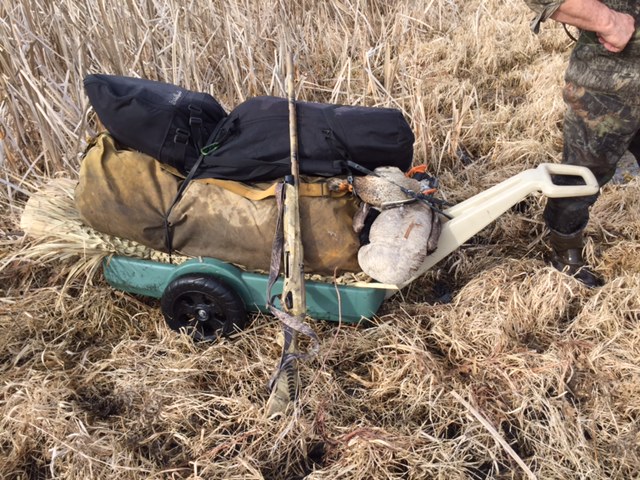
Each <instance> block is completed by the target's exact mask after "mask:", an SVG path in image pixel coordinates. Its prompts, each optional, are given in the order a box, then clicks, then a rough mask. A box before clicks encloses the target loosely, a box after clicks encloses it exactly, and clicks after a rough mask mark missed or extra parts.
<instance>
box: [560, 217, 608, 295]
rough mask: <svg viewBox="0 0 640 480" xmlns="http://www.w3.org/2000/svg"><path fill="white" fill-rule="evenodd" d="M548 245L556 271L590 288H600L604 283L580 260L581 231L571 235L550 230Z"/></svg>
mask: <svg viewBox="0 0 640 480" xmlns="http://www.w3.org/2000/svg"><path fill="white" fill-rule="evenodd" d="M549 243H550V244H551V248H552V250H553V252H552V254H551V265H553V266H554V267H555V268H556V269H557V270H560V271H561V272H563V273H566V274H567V275H571V276H572V277H574V278H575V279H577V280H579V281H580V282H582V283H583V284H584V285H586V286H587V287H590V288H594V287H600V286H601V285H602V284H603V283H604V282H603V281H602V279H601V278H600V277H599V276H597V275H596V274H595V273H594V272H593V271H592V270H591V269H590V268H589V267H588V266H586V265H585V263H584V260H583V258H582V246H583V242H582V230H580V231H578V232H576V233H572V234H565V233H560V232H557V231H555V230H551V234H550V236H549Z"/></svg>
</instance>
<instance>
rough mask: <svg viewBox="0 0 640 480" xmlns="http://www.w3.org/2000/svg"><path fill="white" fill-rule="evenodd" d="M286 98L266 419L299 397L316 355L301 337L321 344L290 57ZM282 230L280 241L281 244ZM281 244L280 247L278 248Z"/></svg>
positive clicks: (272, 270)
mask: <svg viewBox="0 0 640 480" xmlns="http://www.w3.org/2000/svg"><path fill="white" fill-rule="evenodd" d="M286 69H287V96H288V99H289V134H290V135H289V136H290V145H291V174H290V175H287V176H286V177H285V178H284V182H282V183H281V184H280V185H279V187H280V188H279V192H278V194H277V198H278V202H279V203H280V204H281V206H282V215H281V228H280V227H279V226H277V227H276V240H274V249H273V257H272V263H271V271H270V277H271V278H270V281H269V285H270V286H269V289H268V293H267V298H268V302H269V303H268V306H269V309H270V311H271V312H272V313H273V314H274V315H275V316H276V317H277V318H278V319H279V320H280V321H281V322H282V324H283V333H284V345H283V347H282V357H281V359H280V364H279V366H278V369H277V371H276V373H275V374H274V376H273V377H272V379H271V381H270V382H269V389H270V391H271V394H270V397H269V401H268V402H267V411H266V413H267V416H268V417H272V416H274V415H277V414H281V413H283V412H284V411H285V410H286V408H287V406H288V405H289V404H291V403H293V402H294V401H295V400H296V399H297V397H298V390H299V385H300V378H299V373H298V361H300V360H302V359H306V358H308V357H310V356H312V355H313V354H315V352H310V353H302V352H300V350H299V347H298V335H299V333H302V334H304V335H307V336H309V337H310V338H311V340H312V345H313V349H315V350H316V351H317V348H318V345H319V342H318V339H317V336H316V334H315V332H314V331H313V330H312V329H311V327H309V326H308V325H307V324H306V323H304V320H305V317H306V312H307V304H306V298H305V297H306V295H305V286H304V261H303V258H304V254H303V246H302V237H301V234H300V210H299V204H298V199H299V184H300V168H299V163H298V133H297V115H296V101H295V92H294V81H293V77H294V68H293V57H292V56H291V54H288V55H287V59H286ZM280 230H281V232H282V233H281V240H280V241H279V240H278V237H279V233H278V231H280ZM280 242H281V246H278V245H277V244H278V243H280ZM280 262H282V264H283V267H284V272H283V276H284V279H283V280H284V281H283V287H282V294H281V296H280V307H281V309H282V310H280V309H278V308H276V307H275V306H274V305H273V302H272V300H271V293H270V290H271V286H272V285H273V283H275V279H276V278H277V275H278V274H279V271H280V265H279V263H280Z"/></svg>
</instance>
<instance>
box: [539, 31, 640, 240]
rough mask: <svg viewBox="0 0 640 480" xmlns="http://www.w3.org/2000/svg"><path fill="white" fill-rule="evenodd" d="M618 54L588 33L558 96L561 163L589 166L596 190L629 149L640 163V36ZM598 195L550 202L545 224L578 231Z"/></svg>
mask: <svg viewBox="0 0 640 480" xmlns="http://www.w3.org/2000/svg"><path fill="white" fill-rule="evenodd" d="M632 41H635V42H634V43H633V44H632V45H630V48H628V49H626V50H625V52H623V54H619V56H618V57H616V56H615V55H616V54H611V53H609V52H606V51H604V48H603V47H601V46H600V45H595V43H597V39H595V37H593V36H592V35H590V34H586V35H585V34H583V35H582V36H581V38H580V42H579V43H578V44H577V45H576V48H575V49H574V52H573V53H572V56H571V60H570V63H569V67H568V68H567V74H566V77H565V78H566V85H565V88H564V92H563V96H564V101H565V103H566V106H567V111H566V114H565V119H564V126H563V135H564V150H563V159H562V163H566V164H569V165H582V166H586V167H589V169H590V170H591V171H592V172H593V174H594V175H595V177H596V179H597V180H598V182H599V184H600V186H602V185H604V184H606V183H607V182H608V181H609V180H611V178H612V177H613V175H614V174H615V171H616V166H617V164H618V161H619V160H620V158H621V157H622V155H623V154H624V153H625V151H626V150H627V149H628V150H629V151H631V153H633V154H634V156H635V157H636V160H638V162H639V164H640V133H639V130H640V100H639V98H638V96H639V95H640V55H638V48H639V46H640V44H639V43H638V41H640V35H639V34H638V31H636V35H635V36H634V38H633V39H632ZM556 182H557V183H559V184H575V183H576V182H578V180H577V179H576V178H574V177H558V178H557V179H556ZM597 198H598V195H591V196H588V197H574V198H555V199H552V198H550V199H549V200H548V202H547V206H546V209H545V212H544V218H545V221H546V223H547V225H548V226H549V227H550V228H552V229H554V230H557V231H559V232H561V233H566V234H570V233H574V232H577V231H578V230H581V229H582V228H584V227H585V226H586V225H587V222H588V221H589V208H590V207H591V205H593V204H594V202H595V201H596V200H597Z"/></svg>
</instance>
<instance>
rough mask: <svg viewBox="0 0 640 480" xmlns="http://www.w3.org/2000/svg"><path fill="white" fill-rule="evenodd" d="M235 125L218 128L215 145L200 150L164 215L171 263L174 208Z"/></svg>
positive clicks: (230, 133)
mask: <svg viewBox="0 0 640 480" xmlns="http://www.w3.org/2000/svg"><path fill="white" fill-rule="evenodd" d="M233 124H234V122H232V127H230V128H221V127H220V128H217V129H216V130H215V131H214V133H213V134H212V135H211V138H213V139H214V141H213V143H210V144H209V145H206V146H205V147H202V148H199V151H200V156H199V157H198V160H197V161H196V163H194V164H193V167H191V170H189V173H188V174H187V176H186V177H185V179H184V180H183V181H182V184H181V185H180V188H179V189H178V192H177V193H176V196H175V197H174V199H173V202H172V203H171V206H169V208H168V209H167V212H166V213H165V215H164V232H165V235H164V241H165V246H166V248H167V251H168V252H169V262H171V254H172V252H173V231H172V229H171V227H172V225H171V223H170V222H169V217H170V216H171V212H172V211H173V209H174V207H175V206H176V205H177V204H178V202H179V201H180V200H181V199H182V195H183V194H184V192H185V190H186V189H187V187H188V186H189V183H191V180H193V177H194V176H195V174H196V172H197V171H198V168H199V167H200V165H201V164H202V161H203V160H204V158H205V157H206V156H207V155H209V154H211V153H213V152H215V151H216V150H217V149H218V148H220V145H222V143H224V142H225V141H226V140H227V139H228V138H229V137H230V136H231V135H232V133H233V132H234V129H233Z"/></svg>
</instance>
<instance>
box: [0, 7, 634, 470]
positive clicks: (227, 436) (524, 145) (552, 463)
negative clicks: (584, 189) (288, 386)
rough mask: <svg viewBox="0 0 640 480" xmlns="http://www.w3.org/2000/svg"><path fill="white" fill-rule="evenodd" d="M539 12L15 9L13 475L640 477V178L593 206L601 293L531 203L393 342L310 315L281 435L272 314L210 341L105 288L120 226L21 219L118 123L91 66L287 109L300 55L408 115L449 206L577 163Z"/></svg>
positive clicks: (459, 256)
mask: <svg viewBox="0 0 640 480" xmlns="http://www.w3.org/2000/svg"><path fill="white" fill-rule="evenodd" d="M530 18H531V13H530V12H529V11H528V10H527V8H526V6H525V5H524V2H510V1H507V0H465V1H455V0H432V1H424V2H418V1H412V0H398V1H395V2H391V1H383V0H344V1H339V0H328V1H313V0H291V1H286V2H285V1H277V0H254V1H249V0H236V1H231V0H216V1H205V0H191V1H190V2H186V3H181V2H175V1H174V0H127V1H123V2H107V1H105V0H95V1H93V2H80V1H77V0H61V1H59V2H48V1H45V0H13V1H9V0H0V205H1V206H2V214H1V215H0V478H3V479H44V478H56V479H94V478H95V479H118V480H124V479H140V478H145V479H146V478H153V479H161V478H162V479H165V478H189V479H302V478H305V479H310V480H311V479H485V478H490V479H507V478H515V479H520V478H538V479H609V478H616V479H630V478H639V477H640V319H639V316H640V297H639V295H638V291H639V288H640V261H639V260H638V259H639V258H640V243H639V240H640V214H639V212H640V210H639V208H638V207H639V202H640V184H639V183H638V179H633V178H632V179H629V181H627V182H626V183H618V184H615V185H609V186H607V187H605V188H604V189H603V192H602V196H601V198H600V200H599V201H598V203H597V204H596V206H595V207H594V209H593V212H592V213H593V215H592V221H591V222H590V224H589V227H588V234H589V241H588V243H587V245H586V252H587V255H588V257H589V259H590V261H591V262H592V263H593V265H594V266H595V268H596V270H597V271H598V272H599V273H600V274H601V275H602V276H603V277H604V278H605V279H606V285H605V286H603V287H602V288H599V289H595V290H587V289H585V288H583V287H582V286H581V285H580V284H579V283H577V282H576V281H575V280H573V279H571V278H568V277H565V276H563V275H562V274H560V273H558V272H556V271H555V270H553V269H552V268H550V267H548V266H547V264H546V262H545V255H546V254H547V252H548V247H547V245H546V243H545V232H544V230H545V229H544V224H543V223H542V221H541V213H542V209H543V207H544V203H545V199H544V197H542V196H536V195H534V196H531V197H529V198H528V199H527V200H526V201H524V202H522V203H521V204H519V205H518V208H514V209H512V210H510V211H509V212H507V213H505V214H504V215H502V216H501V217H500V218H499V219H498V220H497V221H495V222H494V223H492V224H491V226H489V227H487V228H486V229H484V230H482V231H481V232H479V233H478V234H477V235H475V236H474V237H473V238H472V239H471V240H470V241H468V242H467V243H465V244H464V245H463V246H462V247H461V248H460V249H458V250H457V251H456V252H455V253H454V254H452V255H450V256H449V257H447V258H446V259H445V260H444V261H442V262H441V263H440V264H439V265H438V266H437V268H434V269H432V270H430V271H429V272H427V274H426V275H425V276H424V277H422V278H420V279H419V280H417V281H415V282H413V283H412V284H411V285H410V286H409V287H407V288H405V289H404V290H403V291H401V292H400V293H399V294H396V295H395V296H394V297H392V298H391V299H389V300H387V301H386V302H385V304H384V305H383V308H382V309H381V311H380V312H379V315H378V316H377V317H376V318H375V319H374V321H373V324H372V325H371V326H368V327H366V328H365V327H364V326H363V327H352V326H345V325H340V324H338V323H324V322H315V323H313V327H314V329H315V330H316V332H317V333H318V335H319V337H320V342H321V345H320V347H321V350H320V354H319V355H318V356H317V357H316V358H315V359H314V360H312V361H310V362H307V363H304V364H302V366H301V374H302V379H303V388H302V392H301V398H300V401H299V403H298V404H297V405H296V407H295V409H294V410H293V411H292V412H290V414H288V415H286V416H284V417H282V418H280V419H276V420H268V419H265V417H264V407H265V403H266V400H267V398H268V393H267V391H266V387H265V385H266V383H267V381H268V379H269V376H270V375H271V373H272V371H273V368H274V366H275V364H276V362H277V359H278V357H279V354H280V347H278V345H277V344H276V342H275V338H276V336H277V333H278V332H279V330H280V327H279V325H278V324H277V322H276V321H275V320H274V319H273V318H271V317H269V316H265V315H256V316H255V317H254V318H253V319H252V323H251V325H250V326H249V328H248V329H247V330H246V331H244V332H243V333H242V334H239V335H237V336H236V337H235V338H231V339H225V340H223V341H220V342H219V343H215V344H202V343H201V344H194V343H193V342H192V341H191V340H190V339H189V338H186V337H184V336H180V335H177V334H176V333H175V332H173V331H171V330H170V329H168V327H167V326H166V325H165V322H164V320H163V318H162V315H161V313H160V310H159V303H158V302H157V301H156V300H152V299H148V298H143V297H134V296H132V295H128V294H125V293H123V292H119V291H116V290H114V289H112V288H111V287H110V286H109V285H108V284H107V283H106V282H105V280H104V278H103V276H102V273H101V269H100V267H99V265H100V259H101V258H102V256H104V255H105V254H106V253H105V252H106V250H108V248H106V250H105V247H104V242H103V241H102V240H101V239H100V237H99V236H98V237H91V235H90V233H91V232H88V233H87V236H86V237H85V238H82V237H78V236H76V237H73V238H70V237H69V236H68V235H67V236H66V237H65V231H64V228H63V224H64V222H55V221H53V220H52V222H51V224H50V225H49V228H48V230H49V232H48V235H46V236H42V237H39V238H32V237H30V236H27V235H24V233H23V232H22V231H21V227H20V218H21V214H22V211H23V208H24V206H25V204H26V201H27V200H28V198H29V197H30V196H31V195H32V194H34V193H36V192H38V191H40V190H41V189H42V188H43V187H44V186H45V185H47V183H48V182H49V181H50V180H51V179H53V178H64V179H68V182H67V183H68V184H70V185H73V183H74V182H75V181H76V180H77V178H78V171H79V166H80V160H81V157H80V155H81V153H82V151H83V149H84V146H85V145H86V140H87V138H88V137H89V136H90V135H92V134H95V133H96V129H97V128H98V126H97V124H96V118H95V114H93V112H92V111H91V109H90V108H89V103H88V99H87V98H86V95H85V94H84V92H83V88H82V78H83V77H84V75H86V74H87V73H112V74H122V75H132V76H140V77H145V78H151V79H159V80H164V81H167V82H171V83H175V84H179V85H181V86H183V87H186V88H190V89H193V90H199V91H205V92H208V93H211V94H212V95H213V96H214V97H216V98H217V99H219V101H220V102H221V103H222V104H223V106H224V107H225V108H226V109H227V110H230V109H231V108H233V106H235V105H237V104H238V103H240V102H241V101H243V100H245V99H246V98H249V97H251V96H255V95H261V94H273V95H282V96H284V90H283V63H284V62H283V49H282V45H283V43H284V44H286V47H287V49H289V50H290V51H293V52H294V53H295V59H296V66H297V71H298V74H297V78H296V85H297V96H298V98H299V99H303V100H311V101H320V102H333V103H343V104H350V105H368V106H391V107H396V108H400V109H402V111H403V112H404V114H405V115H406V118H407V119H408V120H409V121H410V123H411V126H412V128H413V130H414V133H415V136H416V143H415V159H414V162H415V164H416V165H417V164H422V163H427V164H428V165H429V167H430V170H431V171H432V172H434V173H436V174H437V175H438V176H439V178H440V182H441V185H442V187H441V190H442V196H443V197H444V198H446V199H447V200H449V201H451V202H454V203H455V202H457V201H460V200H463V199H466V198H468V197H470V196H472V195H475V194H477V193H478V192H481V191H483V190H485V189H487V188H489V187H491V186H493V185H495V184H496V183H498V182H500V181H502V180H504V179H506V178H509V177H510V176H512V175H515V174H516V173H518V172H520V171H522V170H525V169H527V168H531V167H535V166H536V165H537V164H539V163H541V162H558V161H559V159H560V150H561V147H562V136H561V127H562V123H561V122H562V114H563V110H564V105H563V103H562V98H561V88H562V76H563V70H564V66H565V64H566V61H567V57H568V53H569V51H570V48H571V41H570V39H569V38H568V37H567V36H566V35H565V33H564V32H563V30H562V27H561V26H559V25H554V24H551V23H550V24H548V25H546V26H545V28H544V29H543V31H542V32H541V34H540V35H539V36H536V35H534V34H532V33H531V32H530V30H529V20H530ZM69 182H71V183H69ZM70 215H71V214H70ZM62 216H63V217H64V213H63V215H62ZM63 219H64V218H63ZM443 285H445V286H447V288H449V289H450V290H451V292H452V294H453V298H452V301H451V302H448V303H445V302H438V301H437V299H438V295H439V294H438V293H437V290H438V289H439V287H441V286H443Z"/></svg>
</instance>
